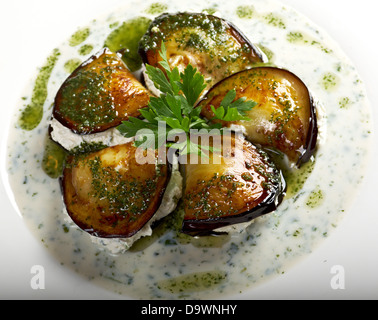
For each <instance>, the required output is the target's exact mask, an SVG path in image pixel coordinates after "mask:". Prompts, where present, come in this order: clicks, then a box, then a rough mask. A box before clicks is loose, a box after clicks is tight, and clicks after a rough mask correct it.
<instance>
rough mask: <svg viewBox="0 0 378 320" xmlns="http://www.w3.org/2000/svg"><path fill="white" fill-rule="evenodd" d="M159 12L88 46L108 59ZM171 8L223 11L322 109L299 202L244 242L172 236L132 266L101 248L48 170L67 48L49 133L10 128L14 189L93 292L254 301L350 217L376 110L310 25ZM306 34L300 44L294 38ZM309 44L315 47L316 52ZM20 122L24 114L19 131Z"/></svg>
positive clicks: (57, 73) (54, 82) (105, 30)
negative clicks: (243, 296) (128, 31)
mask: <svg viewBox="0 0 378 320" xmlns="http://www.w3.org/2000/svg"><path fill="white" fill-rule="evenodd" d="M155 2H156V1H150V0H148V1H145V2H143V4H141V3H140V1H135V0H134V1H130V2H128V3H127V5H125V7H124V8H120V9H119V10H117V11H116V12H114V13H111V14H110V15H108V16H105V17H103V18H99V19H96V20H95V21H93V22H92V23H91V24H90V26H89V27H90V29H91V34H90V36H89V37H88V38H87V40H86V41H85V43H84V44H91V45H93V48H94V50H93V52H92V53H91V54H93V53H95V52H96V51H98V50H99V49H100V48H101V47H102V45H103V42H104V39H105V38H106V36H107V35H108V34H109V33H110V32H111V28H110V27H109V26H110V25H111V24H114V23H115V22H122V21H125V20H128V19H131V18H134V17H137V16H140V15H143V16H147V17H149V18H151V19H153V18H154V16H155V15H157V14H148V13H147V12H146V10H147V9H148V8H149V7H150V5H151V4H152V3H155ZM164 3H166V4H167V6H168V10H167V11H170V12H176V11H184V10H185V11H192V12H200V11H202V10H203V9H207V8H216V11H217V12H219V13H220V14H221V15H222V17H223V18H225V19H228V20H230V21H232V22H233V23H234V24H235V25H236V26H237V27H238V28H239V29H240V30H242V31H243V33H245V34H246V36H247V37H249V38H250V40H251V41H252V42H254V43H256V44H258V45H260V46H261V47H262V48H263V50H264V48H265V51H267V49H268V50H269V54H270V55H271V54H273V56H272V57H271V62H273V63H274V64H276V65H278V66H280V67H284V68H287V69H288V70H290V71H292V72H293V73H295V74H296V75H298V76H299V77H300V78H301V79H302V80H303V81H304V82H305V83H306V84H307V85H308V87H309V88H310V90H311V91H312V92H314V95H315V96H316V97H317V98H318V99H319V101H321V103H322V105H323V107H324V110H323V111H324V113H319V114H318V115H319V116H320V120H321V124H322V130H323V131H322V133H323V134H321V137H320V138H321V141H322V144H321V146H320V148H319V149H318V151H317V154H316V156H315V162H314V165H313V170H312V172H311V175H310V176H309V177H308V179H307V180H306V182H305V183H304V185H303V187H302V188H301V190H300V191H299V192H298V193H296V194H295V196H293V197H287V198H286V199H285V200H284V201H283V203H282V204H281V206H280V207H279V208H278V210H277V211H276V212H274V213H272V214H269V215H266V216H264V217H261V218H259V219H256V220H255V221H254V223H252V224H251V225H250V226H248V227H247V228H246V229H245V230H244V231H243V232H240V233H238V232H236V233H234V234H232V235H231V236H225V237H219V238H217V239H214V238H205V239H195V238H190V237H187V236H185V235H182V234H180V233H179V232H177V231H176V229H179V228H176V229H175V226H174V225H169V226H168V227H167V230H165V231H164V229H163V231H162V230H161V229H158V230H156V231H155V232H156V236H154V234H155V233H153V234H152V236H151V237H145V238H143V239H142V240H146V242H140V243H137V244H138V245H139V246H136V247H135V248H134V250H129V251H127V252H124V253H122V254H113V253H112V252H111V250H110V251H109V250H105V249H104V248H103V246H102V245H98V244H96V243H93V242H92V240H91V239H90V237H88V235H87V234H86V233H84V232H83V231H81V230H80V229H78V228H76V227H74V226H71V225H70V224H69V223H68V222H67V221H66V215H65V214H63V209H64V206H63V203H62V198H61V193H60V188H59V183H58V181H57V180H56V179H50V178H49V177H48V176H46V174H45V173H44V172H43V170H42V169H41V159H42V156H43V151H44V145H43V141H44V138H45V135H46V131H47V127H48V122H49V119H50V117H51V109H50V106H51V102H52V101H53V98H54V95H55V93H56V92H57V90H58V89H59V86H60V84H61V83H62V82H63V81H64V80H65V78H66V77H67V76H68V74H67V73H66V72H65V71H64V67H63V66H64V63H65V62H66V61H67V60H69V59H72V58H80V59H82V60H84V59H83V57H81V56H79V54H78V52H77V49H78V48H73V47H70V46H69V45H68V44H67V42H64V43H62V45H61V46H60V47H59V48H58V49H59V50H60V52H61V55H60V57H59V60H58V63H57V65H56V66H55V68H54V70H53V73H52V77H51V79H50V82H49V87H48V98H47V101H46V104H45V114H44V119H43V121H42V123H41V124H40V125H39V126H38V127H37V128H36V129H35V130H33V131H30V132H29V131H23V130H21V129H19V128H18V127H17V126H16V125H15V126H12V129H11V133H10V138H9V143H8V154H9V159H8V171H9V180H10V184H11V187H12V189H13V191H14V195H15V199H16V202H17V204H18V206H19V209H20V212H21V213H22V215H23V217H24V220H25V222H26V223H27V224H28V226H29V227H30V230H31V231H32V232H33V233H34V234H35V235H36V237H37V238H38V239H40V240H41V241H42V242H43V244H44V246H45V247H46V248H47V250H49V251H50V252H51V254H52V255H54V256H56V258H57V259H58V260H59V261H60V262H61V264H63V265H65V266H67V267H68V268H72V269H73V270H75V271H76V272H78V273H79V274H82V275H83V276H84V277H86V278H87V279H88V281H92V282H94V283H96V284H98V285H99V286H102V287H105V288H107V289H109V290H111V291H114V292H115V293H117V294H122V295H126V296H128V297H132V298H137V299H140V298H143V299H148V298H155V299H158V298H160V299H171V298H189V299H192V298H198V299H201V298H205V299H206V298H209V297H214V298H216V297H224V296H227V295H230V294H235V293H238V292H245V291H246V290H250V289H252V288H253V286H254V285H256V284H258V283H261V281H264V280H268V279H271V278H272V277H273V276H279V275H280V274H282V273H284V272H286V271H287V270H288V268H290V266H291V265H292V264H293V263H294V262H296V261H297V260H298V259H299V258H302V257H305V256H306V255H308V254H310V253H311V252H312V251H313V250H314V249H315V248H316V246H317V245H318V244H319V243H320V242H321V241H327V240H326V238H327V236H328V235H329V234H330V233H331V232H332V231H333V230H334V228H335V227H337V225H338V223H339V221H340V219H341V218H342V217H343V216H344V214H345V212H347V210H348V207H349V204H350V203H351V201H352V199H353V197H354V196H355V191H356V188H358V186H359V184H360V183H361V181H362V177H363V175H364V168H365V164H366V163H365V161H366V160H365V159H366V158H367V155H368V154H369V148H370V144H371V137H370V132H371V130H372V124H371V114H370V112H371V111H370V106H369V102H368V100H367V98H366V92H365V88H364V85H363V83H362V82H361V80H360V78H359V75H358V73H357V71H356V70H355V68H354V66H353V64H352V63H351V62H350V61H349V59H348V58H347V57H346V55H345V54H344V53H343V52H342V51H341V50H340V48H339V47H338V45H337V44H336V43H335V42H334V41H333V40H332V39H330V37H329V36H328V35H327V34H326V33H325V32H324V31H322V30H320V29H319V28H318V27H317V26H316V25H314V24H313V23H312V22H311V21H309V20H308V19H306V18H305V17H303V16H302V15H300V14H298V13H297V12H295V11H294V10H292V9H291V8H288V7H286V6H283V5H282V4H280V3H279V2H276V1H273V0H250V1H248V5H247V6H249V7H253V14H252V17H251V18H248V17H241V16H239V15H238V14H237V12H238V9H239V8H238V6H235V3H230V2H229V1H224V0H217V1H212V0H210V1H207V2H206V3H205V4H203V1H197V0H193V1H192V2H191V5H190V6H186V7H183V6H182V5H181V4H180V3H181V2H175V1H173V0H168V1H164ZM241 11H243V10H241ZM244 12H245V11H244ZM299 33H300V34H302V38H301V37H296V36H298V35H299ZM304 38H306V39H311V40H312V41H310V42H307V43H306V42H305V41H303V39H304ZM301 39H302V40H301ZM266 53H267V52H266ZM327 79H328V80H329V79H333V82H331V83H330V82H326V81H325V80H327ZM31 88H32V83H31V84H30V87H27V88H26V89H25V90H26V91H25V96H29V97H30V92H31ZM23 103H25V102H24V101H22V102H20V106H22V104H23ZM19 109H20V107H18V108H16V109H15V110H19ZM18 117H19V112H18V111H17V112H16V113H15V117H14V122H15V123H16V122H17V119H18ZM325 132H326V133H327V134H325ZM314 199H315V200H314ZM178 223H179V222H178ZM171 224H172V221H171ZM131 249H133V248H131ZM203 274H208V277H207V278H208V280H209V282H210V283H211V285H201V283H198V284H196V285H191V283H190V280H191V279H193V278H195V277H194V275H203ZM212 277H213V278H212ZM199 278H201V277H199ZM183 280H186V285H183ZM175 288H181V289H182V290H181V291H180V290H177V289H175Z"/></svg>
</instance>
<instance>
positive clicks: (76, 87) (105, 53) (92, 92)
mask: <svg viewBox="0 0 378 320" xmlns="http://www.w3.org/2000/svg"><path fill="white" fill-rule="evenodd" d="M149 99H150V94H149V92H148V90H147V89H146V88H144V87H143V86H142V84H141V83H139V81H138V80H137V79H136V78H135V77H134V76H133V74H132V73H131V72H130V71H129V70H128V69H127V67H126V65H125V64H124V63H123V61H122V60H121V59H120V57H119V56H118V55H117V54H116V53H113V52H111V51H110V50H109V49H107V48H104V49H103V50H101V51H100V52H99V53H98V54H96V55H94V56H92V57H91V58H89V59H88V60H87V61H85V62H84V63H83V64H81V66H79V67H78V68H77V69H76V70H75V71H74V72H73V73H72V74H71V75H70V76H69V77H68V78H67V79H66V80H65V81H64V83H63V84H62V86H61V87H60V89H59V91H58V93H57V95H56V97H55V102H54V107H53V117H54V118H55V119H56V120H58V121H59V122H60V123H61V124H63V125H64V126H66V127H68V128H70V129H71V130H72V131H73V132H74V133H78V134H91V133H96V132H101V131H105V130H106V129H109V128H111V127H115V126H117V125H119V124H120V123H121V122H122V121H124V120H127V119H128V117H129V116H138V115H139V111H138V110H139V109H140V108H143V107H145V106H147V104H148V102H149Z"/></svg>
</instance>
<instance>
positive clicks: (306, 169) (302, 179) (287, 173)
mask: <svg viewBox="0 0 378 320" xmlns="http://www.w3.org/2000/svg"><path fill="white" fill-rule="evenodd" d="M314 167H315V161H308V162H306V163H304V164H303V165H302V166H301V167H300V168H299V169H288V168H285V167H283V169H282V171H283V175H284V178H285V181H286V185H287V189H286V196H285V197H286V198H287V199H289V198H291V197H294V196H296V195H298V194H299V192H300V191H301V190H302V188H303V186H304V184H305V183H306V181H307V179H308V177H309V176H310V175H311V173H312V171H313V170H314Z"/></svg>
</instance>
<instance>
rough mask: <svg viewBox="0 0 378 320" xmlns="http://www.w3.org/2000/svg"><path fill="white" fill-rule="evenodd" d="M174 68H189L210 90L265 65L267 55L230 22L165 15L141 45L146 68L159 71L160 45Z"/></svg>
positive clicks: (202, 16) (184, 14)
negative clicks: (263, 63) (244, 72)
mask: <svg viewBox="0 0 378 320" xmlns="http://www.w3.org/2000/svg"><path fill="white" fill-rule="evenodd" d="M162 41H163V42H164V44H165V46H166V49H167V58H168V62H169V64H170V67H171V68H174V67H178V69H179V71H180V72H183V71H184V69H185V67H186V66H187V65H188V64H191V65H192V66H193V67H195V68H197V70H198V71H199V72H200V73H201V74H202V75H203V76H204V77H205V81H206V82H207V84H208V88H210V87H211V86H212V85H214V84H215V83H217V82H218V81H220V80H221V79H223V78H225V77H227V76H229V75H231V74H233V73H236V72H238V71H240V70H244V69H246V68H249V67H251V66H253V65H255V64H256V63H262V62H265V61H264V59H265V56H264V54H263V53H262V52H261V51H260V50H259V49H258V47H256V46H255V45H254V44H252V42H250V40H249V39H247V37H246V36H245V35H244V34H243V33H242V32H241V31H240V30H239V29H238V28H237V27H236V26H235V25H233V24H232V23H231V22H229V21H226V20H224V19H221V18H218V17H215V16H212V15H207V14H203V13H187V12H178V13H174V14H170V13H164V14H162V15H160V16H158V17H157V18H155V20H154V21H152V23H151V24H150V27H149V29H148V30H147V32H146V34H145V35H144V36H143V37H142V39H141V41H140V43H139V53H140V55H141V57H142V60H143V62H144V63H145V64H149V65H152V66H154V67H160V68H161V66H160V65H159V61H161V57H160V55H159V51H160V49H161V48H160V47H161V42H162Z"/></svg>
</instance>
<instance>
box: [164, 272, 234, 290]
mask: <svg viewBox="0 0 378 320" xmlns="http://www.w3.org/2000/svg"><path fill="white" fill-rule="evenodd" d="M226 280H227V273H226V272H224V271H217V270H214V271H208V272H196V273H190V274H185V275H182V276H178V277H175V278H170V279H167V280H161V281H159V282H157V283H156V286H157V287H158V288H159V289H161V290H164V291H169V292H171V293H176V294H178V293H182V294H185V293H186V292H188V293H189V292H197V291H204V290H208V289H211V288H212V287H215V286H219V285H220V284H222V283H223V282H225V281H226Z"/></svg>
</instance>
